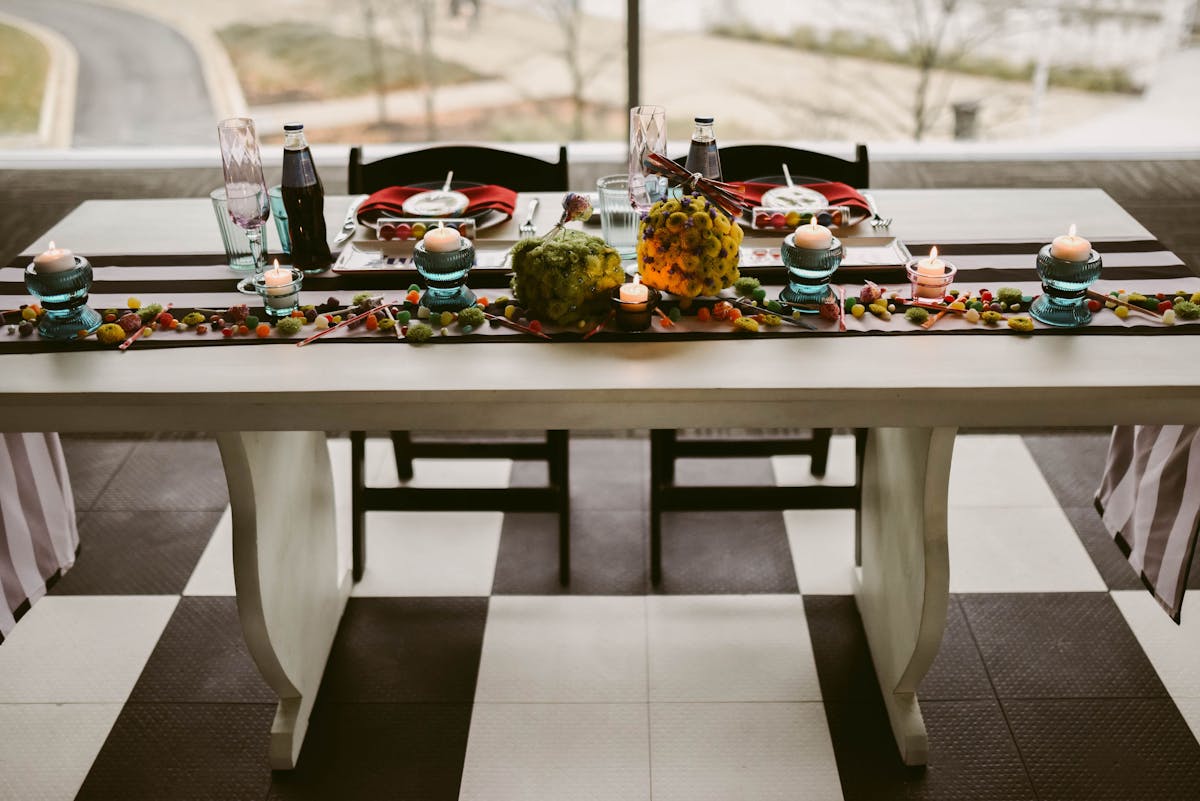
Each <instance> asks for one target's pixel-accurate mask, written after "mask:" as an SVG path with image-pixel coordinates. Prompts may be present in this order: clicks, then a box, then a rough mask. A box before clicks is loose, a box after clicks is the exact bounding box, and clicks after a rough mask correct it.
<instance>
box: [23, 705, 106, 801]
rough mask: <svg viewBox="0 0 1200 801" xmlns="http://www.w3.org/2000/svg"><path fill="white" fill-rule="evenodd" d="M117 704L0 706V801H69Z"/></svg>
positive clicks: (84, 774) (90, 761) (76, 791)
mask: <svg viewBox="0 0 1200 801" xmlns="http://www.w3.org/2000/svg"><path fill="white" fill-rule="evenodd" d="M120 712H121V704H0V801H71V799H72V798H74V797H75V795H76V793H78V792H79V788H80V787H82V786H83V780H84V779H85V778H87V774H88V771H89V770H90V769H91V767H92V762H93V761H95V759H96V754H98V753H100V747H101V746H102V745H104V740H105V739H106V738H107V737H108V732H109V730H110V729H112V725H113V723H114V722H115V721H116V719H117V715H118V714H120Z"/></svg>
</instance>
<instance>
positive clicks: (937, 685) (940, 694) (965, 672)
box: [860, 595, 995, 703]
mask: <svg viewBox="0 0 1200 801" xmlns="http://www.w3.org/2000/svg"><path fill="white" fill-rule="evenodd" d="M860 625H861V623H860ZM917 697H918V698H920V699H921V701H922V703H923V702H925V701H935V700H947V701H953V700H969V699H980V698H988V699H992V698H995V691H994V690H993V689H992V683H991V681H989V680H988V675H987V669H986V668H985V667H984V665H983V657H981V656H980V655H979V648H978V647H976V645H975V638H974V637H972V636H971V630H970V629H969V628H968V627H967V620H966V618H965V617H964V616H963V612H962V608H961V606H960V605H959V601H958V596H955V595H952V596H950V606H949V608H948V609H947V610H946V631H945V633H943V634H942V644H941V647H940V648H938V653H937V657H936V658H935V659H934V660H933V665H932V666H931V667H930V668H929V672H928V673H926V674H925V678H924V679H923V680H922V681H921V686H920V688H919V689H918V690H917Z"/></svg>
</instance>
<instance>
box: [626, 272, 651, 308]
mask: <svg viewBox="0 0 1200 801" xmlns="http://www.w3.org/2000/svg"><path fill="white" fill-rule="evenodd" d="M620 299H621V302H622V303H645V302H646V301H647V300H649V299H650V291H649V290H648V289H646V285H645V284H643V283H642V280H641V278H640V277H638V276H636V275H635V276H634V277H633V283H632V284H621V292H620Z"/></svg>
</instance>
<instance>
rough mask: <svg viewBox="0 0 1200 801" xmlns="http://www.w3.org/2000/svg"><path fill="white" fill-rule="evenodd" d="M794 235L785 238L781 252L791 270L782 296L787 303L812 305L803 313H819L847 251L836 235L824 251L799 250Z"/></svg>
mask: <svg viewBox="0 0 1200 801" xmlns="http://www.w3.org/2000/svg"><path fill="white" fill-rule="evenodd" d="M792 236H793V235H792V234H788V235H787V236H786V237H784V240H783V247H782V248H781V250H780V253H781V255H782V256H783V264H784V266H785V267H787V279H788V284H787V286H786V287H785V288H784V290H783V291H782V292H780V293H779V299H780V300H782V301H784V302H785V303H792V304H800V305H803V306H811V307H812V308H801V309H800V311H802V312H805V313H808V314H816V313H817V312H818V311H819V309H818V308H817V307H818V306H819V305H820V304H821V301H823V300H825V297H826V296H827V295H828V294H829V279H831V278H832V277H833V274H834V273H835V272H837V268H838V266H839V265H840V264H841V263H842V256H843V255H844V254H845V250H844V249H843V248H842V243H841V240H839V239H838V238H837V237H836V236H835V237H834V238H833V240H832V241H831V242H830V243H829V247H828V248H825V249H824V250H815V249H813V248H800V247H796V245H795V243H794V241H793V239H792Z"/></svg>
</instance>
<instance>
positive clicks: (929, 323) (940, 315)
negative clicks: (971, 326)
mask: <svg viewBox="0 0 1200 801" xmlns="http://www.w3.org/2000/svg"><path fill="white" fill-rule="evenodd" d="M970 299H971V293H970V292H966V293H964V294H962V295H959V296H958V298H957V300H959V301H962V303H963V305H964V306H965V305H966V302H967V301H968V300H970ZM952 311H957V309H951V308H950V306H949V305H948V304H947V306H946V307H945V308H944V309H941V310H939V311H938V313H937V314H935V315H933V316H932V317H930V318H929V319H928V320H926V321H925V322H923V323H921V327H922V328H924V329H930V328H933V324H934V323H936V322H937V321H938V320H940V319H942V318H943V317H945V316H946V315H947V314H948V313H950V312H952ZM963 311H964V312H965V311H966V310H965V309H964V310H963Z"/></svg>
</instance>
